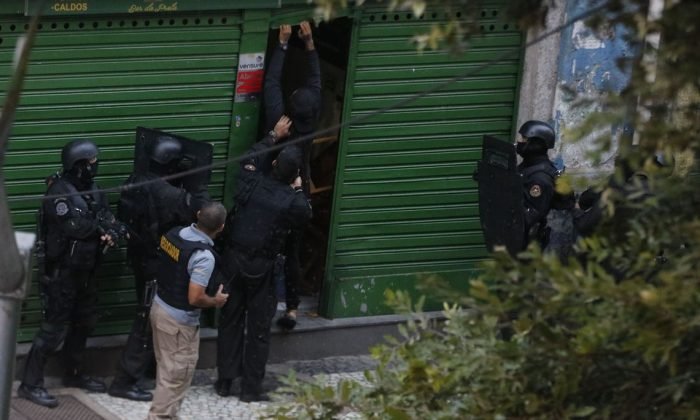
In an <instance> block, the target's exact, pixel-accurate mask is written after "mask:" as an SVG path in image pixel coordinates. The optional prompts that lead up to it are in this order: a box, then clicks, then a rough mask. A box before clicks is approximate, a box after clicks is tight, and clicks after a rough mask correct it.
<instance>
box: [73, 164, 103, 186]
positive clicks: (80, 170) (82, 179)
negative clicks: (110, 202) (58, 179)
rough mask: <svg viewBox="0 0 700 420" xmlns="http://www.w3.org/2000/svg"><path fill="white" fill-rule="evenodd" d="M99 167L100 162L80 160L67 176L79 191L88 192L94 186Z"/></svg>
mask: <svg viewBox="0 0 700 420" xmlns="http://www.w3.org/2000/svg"><path fill="white" fill-rule="evenodd" d="M98 166H99V165H98V161H95V162H94V163H90V161H88V160H86V159H83V160H79V161H77V162H76V163H75V164H74V165H73V167H72V168H71V169H70V170H69V171H67V172H66V175H67V176H68V179H69V181H70V182H71V183H72V184H73V185H75V187H76V188H77V189H78V190H87V189H89V188H90V186H92V183H93V180H94V178H95V176H97V168H98Z"/></svg>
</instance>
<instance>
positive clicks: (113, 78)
mask: <svg viewBox="0 0 700 420" xmlns="http://www.w3.org/2000/svg"><path fill="white" fill-rule="evenodd" d="M24 25H25V22H24V21H21V22H20V21H16V20H15V21H9V20H5V21H0V39H1V43H0V67H1V68H0V75H2V76H3V77H2V79H1V80H0V88H2V89H3V91H4V90H5V89H6V87H7V82H8V79H9V75H10V73H11V66H10V62H11V59H12V55H13V49H14V45H15V42H16V40H17V38H18V36H19V35H20V33H21V32H22V31H23V30H24ZM41 25H42V26H41V30H40V31H39V34H38V38H37V43H36V48H35V49H34V51H33V52H32V55H31V66H30V71H29V77H28V79H27V82H26V85H25V89H24V93H23V96H22V101H21V108H20V110H19V112H18V114H17V121H16V124H15V127H14V130H13V134H12V138H11V141H10V149H9V154H8V157H7V161H6V165H5V168H4V170H5V179H6V182H7V184H6V185H7V189H8V194H9V196H10V199H11V200H15V199H18V198H21V197H23V196H26V195H33V194H42V193H43V192H44V191H45V186H44V183H43V180H44V178H45V177H46V176H47V175H49V174H51V173H52V172H54V171H56V170H58V169H59V168H60V149H61V147H62V146H63V145H64V144H65V143H66V142H68V141H69V140H71V139H74V138H91V139H94V140H95V142H96V143H97V144H98V146H99V147H100V150H101V154H100V172H99V175H98V183H99V184H100V186H102V187H114V186H118V185H120V184H121V183H122V182H123V181H124V180H125V179H126V177H127V175H128V174H129V173H130V172H131V170H132V157H133V144H134V133H135V128H136V127H137V126H139V125H141V126H146V127H152V128H158V129H162V130H166V131H172V132H174V133H178V134H182V135H185V136H188V137H190V138H193V139H196V140H201V141H207V142H210V143H212V144H213V145H214V153H215V156H214V157H215V159H217V160H218V159H224V158H226V157H227V156H226V154H227V148H228V141H229V135H230V126H231V111H232V106H233V91H234V84H235V79H236V68H237V64H238V51H239V39H240V35H241V29H240V26H241V19H240V16H239V15H237V14H231V13H229V14H211V15H207V14H198V15H196V16H184V15H178V16H168V17H165V16H164V17H153V16H149V17H144V16H141V17H133V16H128V17H114V18H109V17H100V18H95V19H88V18H84V17H83V18H73V19H60V20H58V19H45V20H43V21H42V24H41ZM223 182H224V171H223V169H219V170H216V171H215V172H214V175H213V177H212V185H211V187H210V192H211V194H212V195H213V196H214V197H217V198H220V197H221V196H222V193H223ZM117 198H118V195H117V194H110V201H111V202H112V204H115V202H116V200H117ZM10 204H11V211H12V219H13V223H14V224H15V227H16V228H17V229H22V230H31V231H33V230H34V224H35V209H36V208H37V206H38V205H39V201H38V200H28V201H11V203H10ZM115 210H116V209H115ZM98 277H99V278H100V312H101V315H102V317H101V319H100V322H99V325H98V329H97V331H96V333H97V334H113V333H119V332H125V331H127V330H128V325H129V324H130V322H131V319H132V317H133V314H134V306H133V304H134V292H133V280H132V276H131V275H130V272H129V270H128V268H127V267H126V262H125V257H124V251H123V250H117V251H112V252H110V253H109V254H108V255H107V256H106V258H105V261H104V263H103V264H102V267H101V268H100V270H99V274H98ZM40 319H41V313H40V305H39V299H38V296H37V286H36V279H35V281H34V282H33V283H32V289H31V294H30V296H29V298H28V299H27V300H26V301H25V304H24V309H23V312H22V321H21V328H20V334H19V337H18V340H19V341H26V340H30V339H31V338H32V335H33V332H34V330H35V328H36V327H37V326H38V323H39V322H40Z"/></svg>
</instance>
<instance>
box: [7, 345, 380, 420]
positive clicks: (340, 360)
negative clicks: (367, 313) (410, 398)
mask: <svg viewBox="0 0 700 420" xmlns="http://www.w3.org/2000/svg"><path fill="white" fill-rule="evenodd" d="M374 366H375V362H374V360H373V359H371V358H370V357H369V356H366V355H361V356H338V357H328V358H324V359H319V360H303V361H287V362H284V363H279V364H271V365H268V367H267V375H266V377H265V382H264V385H263V387H264V388H265V389H266V390H274V389H275V388H277V386H279V380H278V378H280V377H285V376H287V375H288V374H289V372H290V371H291V370H294V371H295V372H296V374H297V377H298V378H299V379H301V380H303V379H311V378H313V377H315V376H318V375H325V377H326V378H327V380H328V381H329V383H337V382H338V381H340V380H341V379H346V378H347V379H354V380H357V381H360V382H364V371H365V370H371V369H373V368H374ZM102 379H104V380H105V381H106V382H108V383H109V381H111V379H112V378H111V377H109V378H102ZM215 380H216V371H215V370H214V369H203V370H198V371H197V372H196V373H195V377H194V380H193V381H192V387H191V388H190V389H189V390H188V392H187V396H186V397H185V401H184V403H183V404H182V408H181V410H180V418H181V419H183V420H189V419H192V420H195V419H196V420H203V419H259V418H263V417H264V416H263V413H264V409H265V407H266V406H267V405H268V404H274V403H243V402H240V401H239V400H238V398H237V397H235V396H232V397H226V398H222V397H220V396H218V395H216V393H215V392H214V388H213V384H214V381H215ZM46 382H47V387H48V388H49V391H50V392H52V393H55V394H56V395H61V396H65V397H64V398H66V399H67V401H68V402H69V404H62V405H61V406H59V407H57V408H55V409H51V410H49V409H43V408H41V407H39V408H40V410H36V414H34V417H28V416H26V415H21V414H20V413H17V412H15V413H12V415H11V417H10V418H11V419H12V420H30V419H31V420H34V419H48V418H51V419H62V418H66V419H75V420H78V419H100V418H101V419H106V420H117V419H123V420H134V419H145V418H146V414H147V412H148V408H149V406H150V403H148V402H137V401H130V400H125V399H122V398H114V397H110V396H109V395H107V394H90V393H85V392H83V391H81V390H78V389H75V388H60V387H59V385H58V384H60V382H59V381H58V380H57V379H56V378H47V381H46ZM52 385H53V386H52ZM17 386H18V383H15V389H16V387H17ZM13 396H16V395H15V394H13ZM71 397H72V398H74V399H75V400H77V401H78V402H80V403H82V404H83V405H84V406H85V407H87V410H83V411H84V412H85V413H84V414H83V415H81V416H76V414H74V413H67V412H66V410H74V409H75V407H74V406H75V404H74V401H72V400H71V399H70V398H71ZM59 398H60V399H61V401H63V400H64V398H62V397H59ZM24 402H25V401H24V400H20V399H17V400H15V399H13V407H14V406H15V405H16V404H15V403H22V404H23V403H24ZM32 405H33V404H32ZM23 407H24V406H23ZM40 411H41V412H40ZM47 414H48V416H47Z"/></svg>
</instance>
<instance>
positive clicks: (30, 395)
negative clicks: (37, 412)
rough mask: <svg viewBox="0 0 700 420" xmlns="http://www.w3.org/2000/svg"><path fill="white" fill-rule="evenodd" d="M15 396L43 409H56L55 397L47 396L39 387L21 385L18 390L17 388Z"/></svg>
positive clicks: (44, 390)
mask: <svg viewBox="0 0 700 420" xmlns="http://www.w3.org/2000/svg"><path fill="white" fill-rule="evenodd" d="M17 395H18V396H20V397H22V398H25V399H27V400H29V401H31V402H33V403H34V404H38V405H42V406H44V407H48V408H55V407H58V400H57V399H56V397H54V396H53V395H51V394H49V393H48V391H46V389H45V388H42V387H40V386H31V385H25V384H21V385H20V386H19V388H17Z"/></svg>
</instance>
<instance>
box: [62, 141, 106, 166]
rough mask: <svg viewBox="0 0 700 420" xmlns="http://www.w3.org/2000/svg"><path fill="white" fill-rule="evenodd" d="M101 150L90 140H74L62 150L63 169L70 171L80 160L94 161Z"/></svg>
mask: <svg viewBox="0 0 700 420" xmlns="http://www.w3.org/2000/svg"><path fill="white" fill-rule="evenodd" d="M97 153H99V150H98V149H97V146H95V143H93V142H92V141H90V140H73V141H72V142H70V143H68V144H66V145H65V146H63V150H61V163H63V169H64V170H66V171H70V170H71V169H72V168H73V165H75V163H76V162H78V161H80V160H92V159H95V158H96V157H97Z"/></svg>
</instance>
